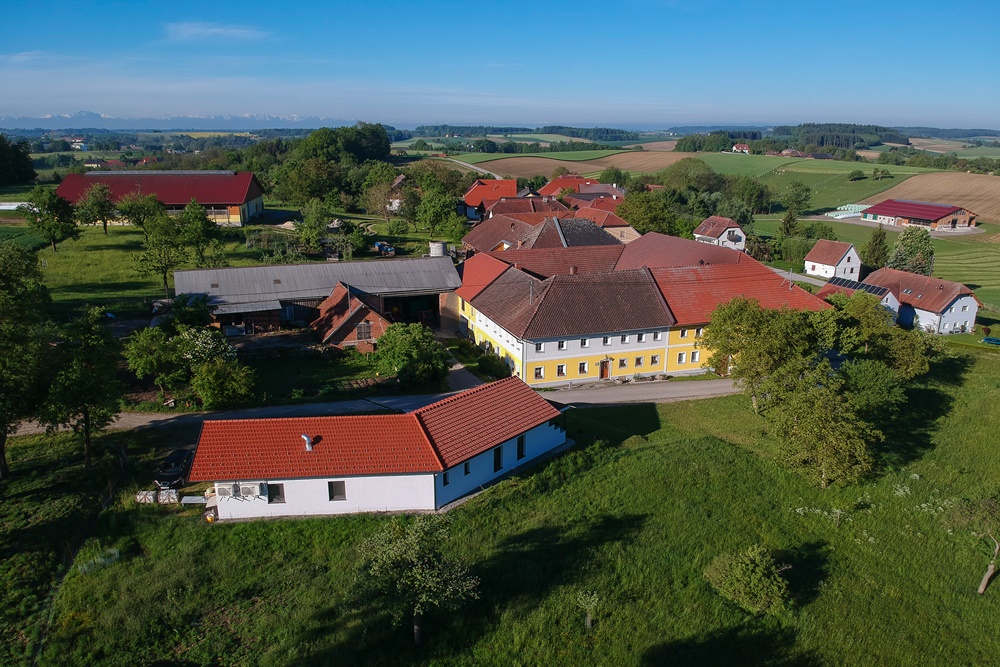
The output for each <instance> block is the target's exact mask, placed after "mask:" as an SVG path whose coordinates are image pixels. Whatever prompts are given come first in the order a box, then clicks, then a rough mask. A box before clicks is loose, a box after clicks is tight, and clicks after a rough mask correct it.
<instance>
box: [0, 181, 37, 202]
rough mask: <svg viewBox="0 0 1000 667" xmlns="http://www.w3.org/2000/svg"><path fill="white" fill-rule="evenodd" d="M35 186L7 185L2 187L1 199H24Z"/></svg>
mask: <svg viewBox="0 0 1000 667" xmlns="http://www.w3.org/2000/svg"><path fill="white" fill-rule="evenodd" d="M34 187H35V186H34V185H32V184H29V185H5V186H4V187H2V188H0V201H15V202H16V201H24V200H25V198H26V197H27V196H28V193H29V192H31V190H32V188H34Z"/></svg>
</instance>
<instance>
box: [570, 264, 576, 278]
mask: <svg viewBox="0 0 1000 667" xmlns="http://www.w3.org/2000/svg"><path fill="white" fill-rule="evenodd" d="M569 275H571V276H575V275H576V267H575V266H571V267H569Z"/></svg>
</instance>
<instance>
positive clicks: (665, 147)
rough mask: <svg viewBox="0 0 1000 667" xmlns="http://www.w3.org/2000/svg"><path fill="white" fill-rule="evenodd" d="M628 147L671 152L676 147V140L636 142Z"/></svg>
mask: <svg viewBox="0 0 1000 667" xmlns="http://www.w3.org/2000/svg"><path fill="white" fill-rule="evenodd" d="M628 145H629V146H642V147H643V149H644V150H647V151H672V150H674V148H676V147H677V140H676V139H671V140H669V141H645V142H641V141H637V142H635V143H632V144H628Z"/></svg>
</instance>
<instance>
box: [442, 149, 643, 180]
mask: <svg viewBox="0 0 1000 667" xmlns="http://www.w3.org/2000/svg"><path fill="white" fill-rule="evenodd" d="M621 152H626V151H614V150H606V151H564V152H557V153H520V154H517V155H513V156H512V155H510V154H509V153H460V154H458V155H452V156H451V157H453V158H454V159H456V160H460V161H462V162H467V163H468V164H481V163H483V162H507V161H508V160H530V159H544V160H550V161H552V162H588V161H591V160H595V159H599V158H603V157H607V156H609V155H615V154H617V153H621ZM490 171H496V170H495V169H493V168H492V167H490ZM532 175H534V174H532Z"/></svg>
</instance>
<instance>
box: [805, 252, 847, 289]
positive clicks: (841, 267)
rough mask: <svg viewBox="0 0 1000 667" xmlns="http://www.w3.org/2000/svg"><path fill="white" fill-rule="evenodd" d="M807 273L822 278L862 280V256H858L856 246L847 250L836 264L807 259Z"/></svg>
mask: <svg viewBox="0 0 1000 667" xmlns="http://www.w3.org/2000/svg"><path fill="white" fill-rule="evenodd" d="M805 273H806V275H807V276H818V277H820V278H847V279H848V280H858V281H860V280H861V258H860V257H859V256H858V253H857V251H856V250H855V249H854V246H851V249H850V250H848V251H847V253H846V254H845V255H844V257H843V258H842V259H841V260H840V263H839V264H837V265H836V266H832V265H830V264H819V263H817V262H810V261H809V260H808V259H807V260H806V261H805Z"/></svg>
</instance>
